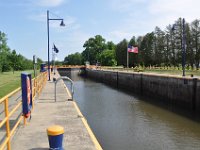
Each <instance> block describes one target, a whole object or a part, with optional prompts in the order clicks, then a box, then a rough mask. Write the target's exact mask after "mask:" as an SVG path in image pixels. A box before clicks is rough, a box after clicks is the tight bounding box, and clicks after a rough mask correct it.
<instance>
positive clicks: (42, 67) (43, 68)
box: [40, 63, 46, 72]
mask: <svg viewBox="0 0 200 150" xmlns="http://www.w3.org/2000/svg"><path fill="white" fill-rule="evenodd" d="M45 71H46V64H45V63H42V64H40V72H45Z"/></svg>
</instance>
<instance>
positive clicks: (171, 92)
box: [86, 69, 200, 112]
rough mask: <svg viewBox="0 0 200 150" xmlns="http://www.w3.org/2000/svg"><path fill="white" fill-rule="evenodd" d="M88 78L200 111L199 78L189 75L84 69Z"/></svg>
mask: <svg viewBox="0 0 200 150" xmlns="http://www.w3.org/2000/svg"><path fill="white" fill-rule="evenodd" d="M86 75H87V77H88V78H91V79H94V80H96V81H99V82H103V83H106V84H109V85H112V86H114V87H118V88H123V89H126V90H129V91H131V92H133V93H136V94H139V95H143V96H148V97H150V98H156V99H158V100H159V101H165V102H167V103H170V104H172V105H176V106H180V107H182V108H185V109H188V110H192V111H196V112H200V80H199V79H197V78H191V77H185V78H183V77H177V76H171V75H155V74H145V73H128V72H114V71H103V70H92V69H86Z"/></svg>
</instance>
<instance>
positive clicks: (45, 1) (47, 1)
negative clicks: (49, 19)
mask: <svg viewBox="0 0 200 150" xmlns="http://www.w3.org/2000/svg"><path fill="white" fill-rule="evenodd" d="M64 2H66V0H37V1H36V4H37V5H39V6H44V7H56V6H59V5H61V4H63V3H64Z"/></svg>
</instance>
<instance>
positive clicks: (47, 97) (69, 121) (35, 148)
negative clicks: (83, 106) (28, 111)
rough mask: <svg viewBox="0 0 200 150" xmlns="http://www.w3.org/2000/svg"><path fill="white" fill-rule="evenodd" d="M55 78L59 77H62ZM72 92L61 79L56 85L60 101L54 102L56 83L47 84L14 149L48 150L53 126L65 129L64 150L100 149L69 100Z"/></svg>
mask: <svg viewBox="0 0 200 150" xmlns="http://www.w3.org/2000/svg"><path fill="white" fill-rule="evenodd" d="M54 77H56V78H58V77H59V75H58V74H57V75H55V76H54ZM68 99H70V93H69V91H68V89H67V88H66V87H65V85H64V83H63V81H62V80H60V81H59V82H58V83H57V102H55V101H54V83H53V82H52V81H48V82H47V84H46V86H45V87H44V89H43V90H42V94H41V95H40V96H39V99H36V100H35V107H34V110H33V111H32V119H31V121H30V122H28V123H27V125H26V126H24V125H23V124H21V125H20V128H19V129H18V130H17V131H16V133H15V135H14V137H13V139H12V143H11V148H12V149H15V150H45V149H46V150H47V149H48V148H49V143H48V138H47V132H46V129H47V128H48V127H49V126H51V125H61V126H63V127H64V130H65V133H64V140H63V145H64V146H63V147H64V149H66V150H67V149H69V150H84V149H85V150H86V149H87V150H94V149H101V146H100V145H99V143H98V141H97V140H96V138H95V136H94V135H93V133H92V131H91V130H90V128H89V126H88V124H87V121H86V120H85V118H84V117H83V116H82V114H81V112H80V110H79V108H78V107H77V105H76V103H75V102H74V101H68Z"/></svg>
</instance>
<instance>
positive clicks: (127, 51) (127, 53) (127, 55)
mask: <svg viewBox="0 0 200 150" xmlns="http://www.w3.org/2000/svg"><path fill="white" fill-rule="evenodd" d="M126 51H127V66H126V67H127V68H128V63H129V58H128V45H127V48H126Z"/></svg>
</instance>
